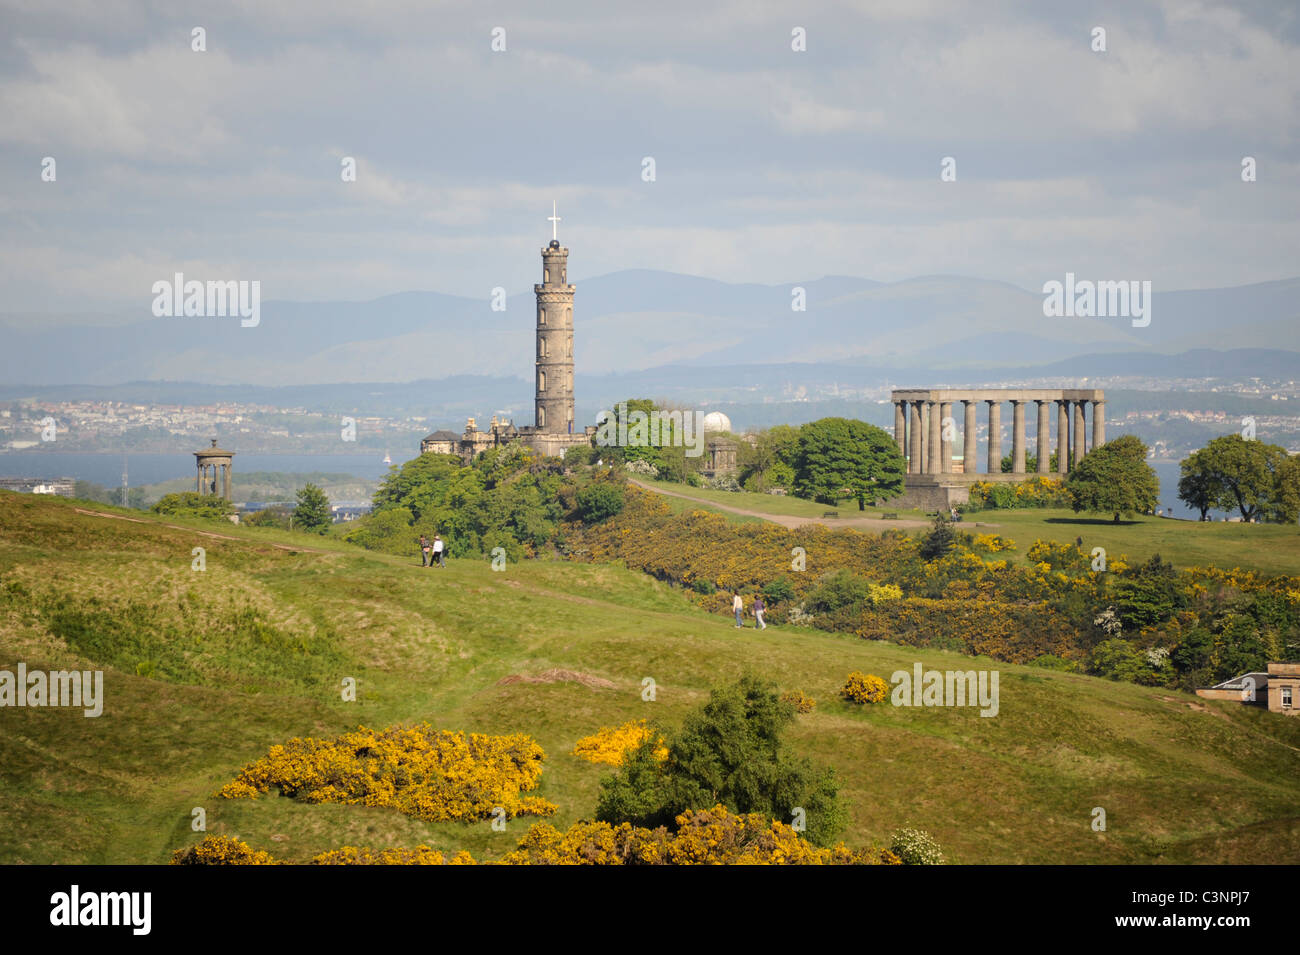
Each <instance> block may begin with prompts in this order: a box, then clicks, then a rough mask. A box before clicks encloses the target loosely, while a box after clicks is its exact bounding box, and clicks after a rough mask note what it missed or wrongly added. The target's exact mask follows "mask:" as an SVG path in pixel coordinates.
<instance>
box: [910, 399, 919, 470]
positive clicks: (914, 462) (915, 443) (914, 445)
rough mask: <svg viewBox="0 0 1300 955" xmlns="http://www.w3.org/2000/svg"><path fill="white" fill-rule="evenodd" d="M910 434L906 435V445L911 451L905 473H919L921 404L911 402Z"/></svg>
mask: <svg viewBox="0 0 1300 955" xmlns="http://www.w3.org/2000/svg"><path fill="white" fill-rule="evenodd" d="M910 430H911V434H910V435H908V445H909V447H910V448H911V450H910V451H909V452H908V459H907V473H908V474H920V473H921V402H919V401H913V402H912V426H911V429H910Z"/></svg>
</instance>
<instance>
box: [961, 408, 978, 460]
mask: <svg viewBox="0 0 1300 955" xmlns="http://www.w3.org/2000/svg"><path fill="white" fill-rule="evenodd" d="M962 404H963V405H965V406H966V421H965V422H964V423H963V425H962V432H961V437H962V451H961V457H962V461H961V469H962V471H963V472H964V473H966V474H974V473H975V472H976V471H978V470H979V465H978V464H977V463H976V461H975V456H976V455H977V454H978V453H979V452H978V451H976V450H975V435H976V431H977V427H976V424H975V410H976V409H975V405H976V402H974V401H971V400H970V399H963V400H962Z"/></svg>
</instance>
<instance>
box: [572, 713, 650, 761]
mask: <svg viewBox="0 0 1300 955" xmlns="http://www.w3.org/2000/svg"><path fill="white" fill-rule="evenodd" d="M646 740H654V741H655V742H657V743H658V744H659V745H658V746H656V747H655V756H656V758H658V759H661V760H663V759H667V758H668V747H667V746H664V745H663V738H662V737H661V736H660V735H659V733H658V732H656V731H655V730H653V729H651V728H650V727H649V726H648V725H647V724H646V721H645V720H632V721H631V722H629V723H624V724H623V725H622V726H616V727H614V728H613V729H610V728H609V727H608V726H602V727H601V728H600V729H599V730H598V731H596V732H595V733H593V734H592V735H591V736H584V737H583V738H582V739H580V740H578V743H577V745H576V746H574V747H573V755H574V756H579V757H581V758H582V759H585V760H587V762H589V763H607V764H609V765H610V766H621V765H622V764H623V757H624V756H626V755H627V754H628V753H630V752H631V751H632V750H634V749H636V748H637V747H638V746H640V745H641V744H642V743H644V742H645V741H646Z"/></svg>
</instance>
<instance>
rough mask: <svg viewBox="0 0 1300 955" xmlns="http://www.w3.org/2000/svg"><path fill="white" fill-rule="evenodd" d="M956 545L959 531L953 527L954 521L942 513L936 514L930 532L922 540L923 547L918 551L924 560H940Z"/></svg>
mask: <svg viewBox="0 0 1300 955" xmlns="http://www.w3.org/2000/svg"><path fill="white" fill-rule="evenodd" d="M956 546H957V532H956V531H955V530H953V528H952V521H950V520H948V518H946V517H944V516H943V515H942V514H936V515H935V518H934V524H933V526H932V527H931V528H930V533H928V534H926V535H925V539H924V540H923V541H921V549H920V550H919V551H918V552H917V553H919V554H920V556H921V559H922V560H938V559H939V558H940V557H945V556H947V555H948V554H949V553H951V552H952V549H953V548H954V547H956Z"/></svg>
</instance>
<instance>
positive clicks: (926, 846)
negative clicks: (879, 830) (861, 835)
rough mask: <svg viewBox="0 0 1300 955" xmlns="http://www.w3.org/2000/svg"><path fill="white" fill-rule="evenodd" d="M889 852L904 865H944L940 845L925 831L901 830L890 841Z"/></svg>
mask: <svg viewBox="0 0 1300 955" xmlns="http://www.w3.org/2000/svg"><path fill="white" fill-rule="evenodd" d="M889 850H890V851H891V852H892V853H894V855H896V856H898V858H899V859H900V860H901V861H902V863H903V865H943V851H942V850H941V849H940V848H939V843H938V842H936V841H935V838H934V836H932V835H930V834H929V833H928V832H926V831H925V830H924V829H899V830H898V831H897V832H895V833H894V835H893V837H892V838H891V839H890V842H889Z"/></svg>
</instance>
